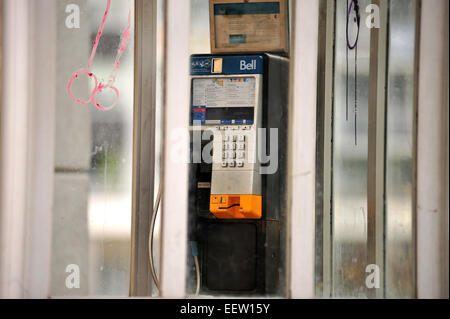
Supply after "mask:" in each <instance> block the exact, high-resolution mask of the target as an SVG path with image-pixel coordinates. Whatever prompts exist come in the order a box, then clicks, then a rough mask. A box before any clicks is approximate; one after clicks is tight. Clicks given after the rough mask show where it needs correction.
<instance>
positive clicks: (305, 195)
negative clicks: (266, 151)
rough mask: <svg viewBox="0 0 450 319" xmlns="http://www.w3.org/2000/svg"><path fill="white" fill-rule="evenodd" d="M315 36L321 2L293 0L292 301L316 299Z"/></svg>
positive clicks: (289, 254)
mask: <svg viewBox="0 0 450 319" xmlns="http://www.w3.org/2000/svg"><path fill="white" fill-rule="evenodd" d="M318 34H319V1H311V0H296V1H293V36H292V42H291V44H292V45H291V48H292V52H291V57H292V66H291V88H290V90H291V103H290V123H289V125H290V134H289V155H290V156H289V173H288V179H289V187H288V189H289V203H288V205H289V214H288V215H289V220H288V228H289V229H288V240H289V243H290V245H288V247H290V248H289V253H288V261H287V262H288V264H289V267H288V268H289V271H288V274H289V273H290V275H288V281H289V282H288V287H290V291H288V296H289V297H291V298H314V297H315V281H314V260H315V247H314V244H315V240H314V238H315V187H316V185H315V161H316V108H317V99H316V97H317V63H318ZM289 243H288V244H289Z"/></svg>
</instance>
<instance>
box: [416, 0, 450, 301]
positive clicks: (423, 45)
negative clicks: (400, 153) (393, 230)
mask: <svg viewBox="0 0 450 319" xmlns="http://www.w3.org/2000/svg"><path fill="white" fill-rule="evenodd" d="M448 9H449V4H448V1H447V0H434V1H428V0H427V1H422V10H421V29H420V62H419V105H418V129H417V296H418V298H448V265H449V262H448V240H449V239H448V105H449V104H448V75H449V74H448V18H449V16H448Z"/></svg>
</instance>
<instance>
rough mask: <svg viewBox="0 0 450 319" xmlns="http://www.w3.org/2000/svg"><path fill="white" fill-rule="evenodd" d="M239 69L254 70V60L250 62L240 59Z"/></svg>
mask: <svg viewBox="0 0 450 319" xmlns="http://www.w3.org/2000/svg"><path fill="white" fill-rule="evenodd" d="M240 69H241V71H251V70H256V60H252V61H251V62H249V63H247V61H245V60H241V68H240Z"/></svg>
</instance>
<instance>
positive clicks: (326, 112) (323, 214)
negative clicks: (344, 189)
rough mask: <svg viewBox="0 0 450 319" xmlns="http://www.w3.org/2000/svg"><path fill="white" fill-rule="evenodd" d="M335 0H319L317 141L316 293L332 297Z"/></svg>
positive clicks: (320, 295)
mask: <svg viewBox="0 0 450 319" xmlns="http://www.w3.org/2000/svg"><path fill="white" fill-rule="evenodd" d="M334 28H335V1H327V0H321V1H320V18H319V48H318V51H319V52H318V55H319V61H318V73H317V76H318V81H317V90H318V96H317V128H316V130H317V145H316V181H317V182H316V231H315V233H316V235H315V238H316V243H315V249H316V251H315V254H316V258H315V260H316V265H315V270H316V275H315V277H316V279H315V280H316V297H324V298H329V297H331V276H332V272H331V249H332V245H331V187H332V185H331V178H332V176H331V166H332V130H333V127H332V112H333V98H332V96H333V68H334Z"/></svg>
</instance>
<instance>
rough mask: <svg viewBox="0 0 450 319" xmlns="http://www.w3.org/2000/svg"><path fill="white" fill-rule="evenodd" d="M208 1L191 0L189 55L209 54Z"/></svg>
mask: <svg viewBox="0 0 450 319" xmlns="http://www.w3.org/2000/svg"><path fill="white" fill-rule="evenodd" d="M210 43H211V41H210V34H209V0H191V38H190V46H191V48H190V49H191V54H200V53H205V54H207V53H211V46H210Z"/></svg>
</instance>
